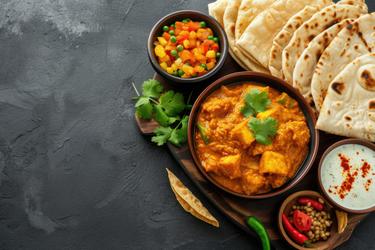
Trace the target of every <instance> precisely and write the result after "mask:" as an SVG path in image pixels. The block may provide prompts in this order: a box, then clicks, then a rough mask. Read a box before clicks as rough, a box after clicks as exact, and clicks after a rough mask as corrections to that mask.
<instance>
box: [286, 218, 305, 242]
mask: <svg viewBox="0 0 375 250" xmlns="http://www.w3.org/2000/svg"><path fill="white" fill-rule="evenodd" d="M282 221H283V226H284V229H285V231H286V232H287V233H288V235H289V236H290V237H291V238H292V239H293V240H294V241H295V242H296V243H298V244H300V245H303V244H305V243H307V241H308V238H307V236H306V235H304V234H301V233H300V232H298V231H297V229H295V228H294V227H293V226H292V223H290V221H289V219H288V217H287V216H286V215H285V214H283V215H282Z"/></svg>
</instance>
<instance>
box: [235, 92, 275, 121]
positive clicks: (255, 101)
mask: <svg viewBox="0 0 375 250" xmlns="http://www.w3.org/2000/svg"><path fill="white" fill-rule="evenodd" d="M270 104H271V100H270V99H269V98H268V94H267V92H265V91H260V90H259V89H252V90H251V91H250V92H249V93H248V94H247V95H246V96H245V106H243V107H242V109H241V113H242V114H243V115H244V116H245V117H249V116H251V115H253V116H255V115H256V114H258V113H259V112H263V111H265V110H266V109H267V107H268V106H269V105H270Z"/></svg>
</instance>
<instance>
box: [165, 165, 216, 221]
mask: <svg viewBox="0 0 375 250" xmlns="http://www.w3.org/2000/svg"><path fill="white" fill-rule="evenodd" d="M167 173H168V179H169V184H170V185H171V188H172V191H173V193H174V194H175V196H176V199H177V201H178V202H179V203H180V205H181V206H182V208H183V209H184V210H185V211H186V212H188V213H190V214H192V215H193V216H194V217H196V218H198V219H200V220H202V221H204V222H206V223H208V224H211V225H213V226H214V227H219V222H218V221H217V220H216V218H215V217H213V216H212V214H211V213H210V212H209V211H208V210H207V208H205V207H204V206H203V204H202V202H200V200H198V198H197V197H195V196H194V194H193V193H192V192H191V191H190V190H189V189H188V188H187V187H186V186H185V185H184V184H183V183H182V182H181V181H180V180H179V179H178V178H177V177H176V176H175V175H174V174H173V173H172V172H171V171H170V170H169V169H167Z"/></svg>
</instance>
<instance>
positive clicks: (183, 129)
mask: <svg viewBox="0 0 375 250" xmlns="http://www.w3.org/2000/svg"><path fill="white" fill-rule="evenodd" d="M188 121H189V116H187V115H186V116H184V117H183V118H182V120H181V122H180V124H179V125H178V127H176V128H175V129H174V130H173V131H172V133H171V136H170V138H169V139H168V141H169V142H171V143H172V144H173V145H175V146H178V147H179V146H181V145H182V144H183V143H185V142H186V141H187V128H188Z"/></svg>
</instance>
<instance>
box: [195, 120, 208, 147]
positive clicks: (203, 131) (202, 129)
mask: <svg viewBox="0 0 375 250" xmlns="http://www.w3.org/2000/svg"><path fill="white" fill-rule="evenodd" d="M197 127H198V131H199V134H200V135H201V137H202V140H203V142H204V144H206V145H207V144H208V143H210V139H209V138H208V136H207V129H206V128H205V127H203V126H202V124H200V123H197Z"/></svg>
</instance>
